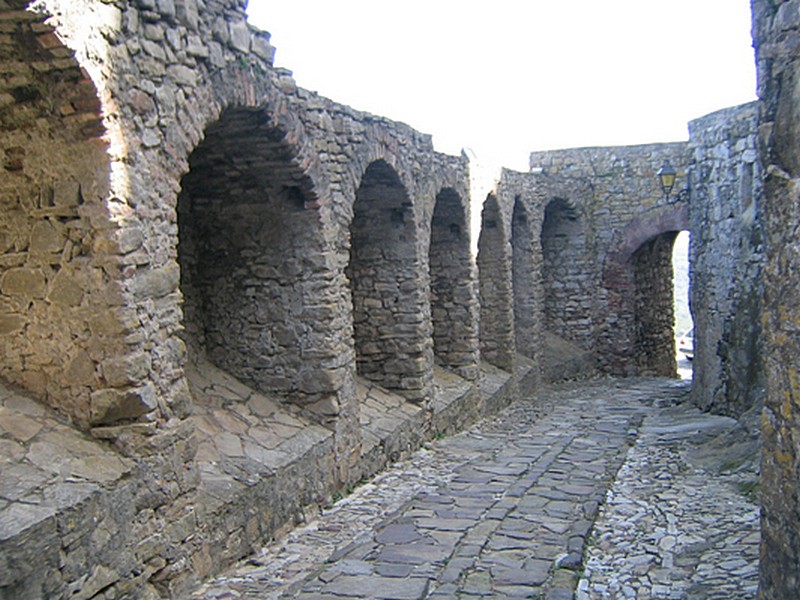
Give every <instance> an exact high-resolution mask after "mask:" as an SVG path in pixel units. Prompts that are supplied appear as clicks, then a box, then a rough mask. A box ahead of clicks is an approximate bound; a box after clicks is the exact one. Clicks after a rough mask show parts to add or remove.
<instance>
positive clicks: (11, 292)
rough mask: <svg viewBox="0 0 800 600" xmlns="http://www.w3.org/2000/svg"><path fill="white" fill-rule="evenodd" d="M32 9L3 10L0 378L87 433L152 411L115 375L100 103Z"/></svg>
mask: <svg viewBox="0 0 800 600" xmlns="http://www.w3.org/2000/svg"><path fill="white" fill-rule="evenodd" d="M4 4H5V3H4ZM27 4H29V3H27V2H21V1H19V0H16V1H15V2H13V3H12V6H13V7H14V8H15V10H9V7H8V6H4V7H3V8H0V12H2V13H3V14H2V23H3V35H2V42H0V47H2V51H0V71H2V73H3V75H2V76H0V98H2V102H0V172H2V175H0V199H2V201H0V305H1V306H2V310H0V337H2V338H3V343H2V344H1V345H0V376H1V377H2V378H3V379H4V380H6V381H10V382H13V383H15V384H17V385H20V386H22V387H23V388H24V389H25V390H26V391H27V392H29V393H31V394H32V395H34V396H36V397H37V398H39V399H40V400H43V401H45V402H46V403H47V404H49V405H50V406H52V407H54V408H56V409H58V410H59V411H61V412H62V413H63V414H66V415H69V418H70V419H71V421H72V422H74V423H76V424H78V425H79V426H80V427H82V428H88V427H89V426H91V425H96V424H100V423H103V424H105V423H109V422H112V421H115V420H117V419H118V418H119V417H120V415H123V418H126V419H136V418H138V417H139V416H141V415H143V414H145V413H147V412H149V411H150V410H152V408H153V407H152V405H150V406H148V405H146V403H139V402H138V401H137V395H136V389H135V385H136V384H138V383H140V381H138V380H132V378H129V379H128V380H126V381H120V378H119V377H114V375H116V373H115V372H114V373H112V369H113V366H115V365H116V364H119V362H121V360H120V355H121V354H123V353H124V352H126V351H127V349H128V348H129V346H127V345H125V344H124V343H123V342H122V338H123V337H124V336H125V335H127V334H128V333H130V331H125V324H124V323H123V320H122V319H121V318H120V310H119V300H118V299H116V298H115V299H114V300H112V301H109V296H112V294H110V293H109V291H108V290H109V289H110V288H111V287H112V286H113V285H116V281H115V280H119V279H120V278H121V275H120V272H121V269H120V268H116V267H111V266H110V265H112V264H114V265H120V264H125V263H122V261H121V260H120V254H122V252H120V248H119V246H124V244H118V245H114V243H113V242H112V240H116V239H121V238H123V237H125V236H123V235H119V236H118V237H117V234H119V233H120V231H119V229H118V227H119V226H120V225H121V220H120V221H112V220H111V219H110V218H109V217H110V214H111V210H109V206H108V202H109V187H110V172H111V165H112V159H111V156H110V153H109V150H108V143H107V139H106V137H105V134H106V128H105V126H104V123H103V120H102V102H101V95H100V94H99V93H98V90H97V87H96V85H95V83H94V82H93V81H92V80H91V79H90V78H89V76H88V75H87V72H86V71H85V70H84V69H83V68H82V65H81V64H80V62H79V57H77V56H76V55H75V53H74V52H73V50H72V49H70V48H69V47H67V46H66V45H65V44H64V43H63V39H62V37H61V36H60V34H59V33H57V32H56V31H54V30H53V29H52V28H51V26H50V25H48V24H47V23H46V21H47V20H48V15H47V14H45V13H44V12H42V13H38V14H37V13H34V12H32V11H28V10H25V8H26V5H27ZM38 10H41V11H44V10H46V7H43V6H39V7H38ZM126 208H127V207H126ZM127 239H130V238H127ZM120 332H122V333H120ZM122 386H126V387H127V390H132V392H131V393H130V394H117V393H116V390H115V389H113V388H117V387H122ZM100 390H102V393H99V394H97V393H96V392H99V391H100ZM127 390H126V391H127ZM93 394H95V395H94V398H95V399H98V400H102V401H103V402H94V403H93V400H92V395H93ZM123 396H124V397H123ZM129 398H133V400H131V401H130V402H128V399H129Z"/></svg>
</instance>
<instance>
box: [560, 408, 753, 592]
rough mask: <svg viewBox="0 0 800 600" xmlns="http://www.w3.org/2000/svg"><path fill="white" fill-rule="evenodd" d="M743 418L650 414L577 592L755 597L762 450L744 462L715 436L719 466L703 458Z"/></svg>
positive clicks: (687, 411)
mask: <svg viewBox="0 0 800 600" xmlns="http://www.w3.org/2000/svg"><path fill="white" fill-rule="evenodd" d="M735 427H736V422H735V421H733V420H732V419H727V418H725V417H715V416H712V415H707V414H702V413H700V412H699V411H697V410H696V409H693V408H692V407H689V406H685V405H684V406H662V407H661V410H659V411H658V412H657V413H654V414H651V415H649V416H648V417H647V418H646V419H645V421H644V424H643V426H642V428H641V433H640V436H639V438H638V439H637V441H636V444H635V445H634V446H633V447H632V448H631V449H630V451H629V453H628V457H627V460H626V462H625V464H624V465H623V467H622V468H621V469H620V472H619V474H618V476H617V480H616V482H615V483H614V486H613V487H612V489H610V490H609V492H608V497H607V501H606V503H605V506H604V507H603V510H602V513H601V515H600V517H599V518H598V520H597V523H596V525H595V530H594V533H593V544H592V545H591V547H590V548H589V549H588V551H587V556H586V569H585V574H584V577H583V578H582V579H581V581H580V582H579V584H578V590H577V594H576V598H577V599H578V600H590V599H601V598H626V599H628V598H631V599H633V598H675V599H679V598H686V599H697V600H701V599H714V598H716V599H719V600H723V599H725V600H737V599H750V598H755V597H756V593H757V590H758V556H759V541H760V535H759V509H758V506H757V504H756V503H755V501H754V499H753V497H752V495H753V494H752V492H753V491H754V488H755V486H756V485H757V481H758V479H757V476H758V473H757V457H758V454H757V453H756V452H752V451H751V452H750V460H749V461H747V462H745V463H744V464H740V462H739V461H733V462H731V461H730V459H727V460H726V458H725V455H726V454H727V456H728V457H731V456H735V457H739V456H741V455H742V453H741V452H740V451H739V450H738V449H736V448H731V447H728V448H725V449H722V448H718V447H715V446H716V444H712V445H711V448H713V449H714V450H715V451H716V452H718V453H719V455H720V456H719V457H718V461H717V464H718V468H717V469H714V468H713V467H710V466H709V465H708V464H707V461H702V460H699V458H698V457H700V456H702V455H703V454H704V453H703V452H702V451H701V450H698V448H700V447H701V446H702V445H706V446H708V445H709V444H708V441H709V440H712V441H713V440H714V439H715V438H716V437H717V436H720V434H725V433H726V432H729V431H731V430H733V429H734V428H735ZM733 437H734V436H724V437H723V438H722V439H724V440H726V442H728V443H729V444H730V443H733V444H735V443H736V442H734V441H732V438H733ZM745 441H746V440H745ZM753 445H756V444H747V446H753ZM746 449H747V448H746Z"/></svg>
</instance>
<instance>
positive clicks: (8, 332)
mask: <svg viewBox="0 0 800 600" xmlns="http://www.w3.org/2000/svg"><path fill="white" fill-rule="evenodd" d="M244 4H245V3H244V2H241V1H240V0H220V1H210V2H205V3H198V2H196V1H195V0H174V1H173V0H165V1H162V0H158V1H156V0H135V1H133V2H122V1H119V2H99V1H94V0H85V1H79V2H75V1H74V0H69V1H68V0H46V1H43V2H39V3H37V5H36V6H37V10H39V11H41V12H40V13H34V12H28V11H26V10H24V4H23V3H22V2H16V1H15V2H12V3H11V4H9V2H5V1H4V2H0V10H2V20H0V25H1V26H2V28H3V29H2V31H0V43H2V44H3V45H4V46H5V52H4V53H3V57H4V59H3V60H4V61H5V63H4V65H3V67H4V69H3V73H4V75H3V79H2V86H3V87H2V89H1V90H0V93H1V94H2V95H0V118H2V119H3V124H4V127H3V129H2V132H1V133H0V143H1V144H2V146H0V147H1V148H2V149H3V152H4V154H3V159H4V163H3V166H4V168H5V170H6V173H7V175H6V176H5V177H4V178H3V180H2V182H0V186H2V203H3V206H4V210H3V211H2V215H0V231H1V232H2V235H0V240H2V244H3V247H2V249H0V302H2V316H0V327H2V328H3V334H4V342H5V340H8V341H7V342H5V343H4V344H3V346H2V355H0V372H1V373H2V376H3V378H4V379H5V380H6V381H10V382H13V383H16V384H19V385H20V386H22V388H23V389H25V390H26V391H27V392H28V393H30V394H32V395H34V396H36V397H37V398H39V399H41V400H44V401H46V402H47V403H48V404H50V405H51V406H52V407H53V408H55V409H57V410H58V411H60V413H61V414H62V416H64V417H66V418H68V419H70V420H71V421H72V422H73V423H75V424H76V425H77V426H78V427H79V428H80V429H82V430H84V431H86V432H88V433H90V434H91V435H92V436H94V437H96V438H101V439H103V440H107V441H109V442H111V443H112V444H113V445H114V446H115V448H116V450H117V451H119V452H122V453H123V454H125V455H127V456H129V457H130V458H132V459H133V460H134V462H135V464H136V467H135V469H134V471H133V475H132V477H133V480H134V483H133V484H132V486H131V488H130V490H131V491H130V493H131V494H132V496H133V500H132V501H131V505H132V506H133V507H135V509H132V510H135V512H136V511H138V512H136V515H135V516H134V517H132V518H131V520H132V521H135V522H136V523H137V526H136V527H134V528H132V529H128V530H125V531H119V532H117V535H118V539H119V540H128V542H127V543H129V544H130V545H131V547H132V548H133V547H136V548H138V545H139V544H144V545H145V546H146V550H144V549H143V550H142V551H141V552H140V551H139V550H138V549H137V551H136V556H134V557H131V556H130V555H127V557H126V558H125V560H126V561H127V562H126V564H127V565H128V566H129V567H130V568H131V569H134V570H135V569H140V568H142V565H143V564H144V563H147V564H148V565H150V566H148V568H147V570H146V576H145V577H143V578H139V579H137V580H136V582H135V583H131V585H134V587H136V589H138V590H140V591H141V589H142V586H147V585H150V583H148V581H150V582H151V583H152V582H157V584H156V585H157V587H158V589H159V590H160V591H161V592H162V593H176V590H180V589H181V586H182V585H185V582H186V581H187V579H191V577H197V576H205V575H207V574H208V573H209V571H210V570H212V569H214V568H219V567H220V566H221V565H222V564H224V563H226V562H230V561H231V560H233V559H235V558H238V557H239V556H241V555H242V553H245V552H247V551H249V550H251V549H252V548H253V547H254V546H255V545H257V544H258V543H260V542H263V541H264V540H265V539H267V538H269V537H270V536H272V535H274V534H275V532H276V531H277V529H278V528H279V527H281V526H283V525H284V524H285V523H287V522H288V521H290V520H291V519H292V518H294V515H296V514H297V512H298V511H299V510H301V509H302V506H303V505H304V504H306V503H309V502H311V503H318V502H320V495H324V494H330V493H332V492H333V491H334V490H335V489H337V488H341V487H342V486H344V485H346V484H348V483H352V482H353V481H356V480H358V479H359V478H360V477H362V476H365V475H367V474H369V473H371V472H372V471H374V469H375V468H380V466H381V465H382V464H385V462H386V460H388V459H389V458H397V456H399V455H400V453H401V452H404V451H406V450H407V449H409V448H411V447H413V446H415V445H418V444H419V443H421V441H422V440H424V439H426V438H427V437H429V436H430V435H432V434H433V430H432V427H433V425H432V423H436V427H437V428H439V429H446V428H449V427H450V424H449V422H448V421H447V419H448V418H449V417H447V415H455V416H456V417H457V419H458V423H460V424H461V425H463V424H464V423H466V422H468V421H469V419H470V418H475V417H476V416H477V415H478V414H480V412H481V407H482V405H483V402H484V398H482V396H481V394H480V393H478V388H477V387H476V384H477V382H478V376H479V362H478V358H479V348H478V302H477V283H476V279H475V276H476V269H475V264H474V263H473V261H472V259H471V257H470V255H469V247H470V240H469V232H468V228H467V226H466V224H467V223H469V222H470V213H469V192H468V189H469V183H468V182H469V176H468V170H467V160H466V158H465V157H450V156H445V155H441V154H438V153H436V152H434V151H433V147H432V144H431V139H430V136H427V135H424V134H421V133H419V132H417V131H414V130H413V129H411V128H409V127H407V126H405V125H402V124H399V123H394V122H392V121H389V120H387V119H383V118H380V117H376V116H373V115H368V114H366V113H361V112H358V111H356V110H353V109H351V108H349V107H345V106H342V105H339V104H337V103H335V102H332V101H330V100H327V99H325V98H321V97H319V96H317V95H315V94H312V93H310V92H307V91H305V90H302V89H299V88H297V86H296V85H295V83H294V81H293V80H292V78H291V74H290V73H289V72H287V71H283V70H279V69H275V68H273V67H272V64H271V63H272V55H273V49H272V48H271V46H270V45H269V35H268V34H266V33H265V32H261V31H259V30H256V29H254V28H252V27H250V26H249V25H248V24H247V22H246V18H245V13H244ZM54 32H55V34H54ZM56 34H57V35H56ZM62 41H63V43H62ZM434 360H435V361H436V362H437V363H439V364H440V365H443V366H446V367H448V368H450V369H452V370H453V371H454V372H455V373H456V374H457V375H452V377H453V378H454V380H455V381H457V382H459V383H458V384H455V383H452V382H451V384H450V388H452V389H448V386H447V385H445V384H444V383H442V382H441V381H439V382H438V383H436V382H435V381H434V368H433V365H434ZM459 375H460V376H463V377H464V378H466V380H467V383H466V384H464V380H463V379H461V378H460V377H458V376H459ZM440 379H441V378H440ZM497 379H498V380H499V381H501V385H500V387H501V388H502V389H503V390H505V392H504V393H508V390H512V389H516V382H514V381H511V380H510V379H508V377H507V376H506V378H505V379H504V378H503V377H497ZM365 380H369V382H370V383H369V384H368V385H367V384H365ZM448 381H449V380H448ZM362 389H369V390H370V391H369V392H368V393H365V394H362V393H361V390H362ZM453 390H456V391H455V392H454V391H453ZM464 390H466V391H464ZM395 394H399V395H400V396H396V395H395ZM437 394H438V396H437ZM439 396H441V397H439ZM398 398H399V399H398ZM403 398H405V400H412V401H413V402H414V403H415V404H416V405H417V406H414V407H413V408H412V407H411V405H409V407H406V406H404V400H403ZM434 400H436V402H433V401H434ZM381 411H384V412H385V414H380V413H381ZM436 411H439V412H438V414H437V415H434V413H435V412H436ZM191 413H194V414H193V416H190V414H191ZM465 415H466V417H465ZM434 417H435V418H434ZM3 435H6V434H3ZM15 443H17V442H15ZM15 447H16V446H15ZM254 482H255V483H254ZM221 487H224V488H225V491H224V492H221V491H220V488H221ZM126 493H127V492H126ZM264 497H266V498H268V500H267V502H268V503H271V509H270V510H269V511H266V512H265V511H262V510H260V509H259V508H258V506H259V504H258V502H264ZM195 505H196V506H202V507H203V508H202V510H203V511H205V513H204V514H205V516H204V517H202V518H197V519H195V518H194V517H192V520H191V524H189V525H187V526H186V527H185V528H183V529H181V530H180V531H177V532H175V535H174V536H173V535H171V534H170V535H169V536H163V537H159V533H158V532H159V529H160V527H161V526H160V524H163V522H164V521H165V520H166V521H169V520H170V519H171V518H172V517H174V516H175V515H176V513H180V512H181V511H184V510H188V509H189V507H191V506H195ZM2 508H3V507H0V509H2ZM59 510H60V509H59ZM192 514H193V515H194V513H192ZM181 522H183V521H181ZM222 523H224V525H221V524H222ZM217 525H221V526H220V527H219V528H218V530H219V531H220V532H224V536H223V537H222V538H220V537H219V535H208V534H209V531H210V530H211V529H213V530H214V531H217V529H214V527H215V526H217ZM209 528H210V529H209ZM84 533H87V532H81V535H83V534H84ZM183 534H185V535H183ZM48 535H52V536H54V537H53V539H50V538H48V539H50V543H52V545H53V547H54V548H58V547H61V545H62V544H68V543H69V542H67V541H64V540H63V539H60V538H59V536H60V532H58V531H52V532H50V534H48ZM181 535H183V537H181ZM156 538H157V539H156ZM18 541H19V540H18V539H17V538H14V539H13V540H12V541H11V542H9V543H12V544H17V543H18ZM15 556H16V555H15ZM99 556H100V555H99V554H92V555H91V556H88V555H87V557H86V561H87V564H89V563H92V561H97V560H101V559H100V558H99ZM17 558H18V557H17ZM15 560H16V558H15ZM92 564H93V563H92ZM115 573H116V576H119V577H121V578H123V579H124V578H126V577H128V575H130V573H128V575H126V574H125V573H120V572H116V571H115ZM6 575H9V576H10V577H11V580H8V579H7V578H6ZM12 575H13V574H9V573H5V572H4V575H3V578H2V579H0V589H3V590H5V589H12V590H13V589H18V588H14V587H12V588H8V587H7V586H9V585H12V586H16V585H21V583H20V581H18V580H17V579H15V578H14V577H13V576H12ZM56 579H57V577H56ZM9 581H11V583H9ZM34 583H35V582H34ZM62 583H63V584H64V585H70V586H77V587H80V586H81V585H82V583H80V582H77V581H64V582H62ZM129 583H130V582H129ZM31 585H33V583H32V584H31ZM36 585H38V583H37V584H36ZM48 585H55V584H53V583H52V582H51V583H50V584H48ZM48 589H50V588H48ZM120 589H121V588H120ZM148 589H149V588H148ZM10 593H13V592H10Z"/></svg>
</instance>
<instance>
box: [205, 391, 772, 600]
mask: <svg viewBox="0 0 800 600" xmlns="http://www.w3.org/2000/svg"><path fill="white" fill-rule="evenodd" d="M687 392H688V387H687V386H686V385H685V384H684V383H681V382H679V381H674V380H626V381H613V380H602V381H595V382H590V383H583V384H568V385H562V386H558V387H555V388H551V389H549V390H546V391H543V392H541V393H540V394H539V395H538V396H537V397H536V398H535V399H533V400H528V401H520V402H517V403H515V404H513V405H512V406H511V407H509V408H508V409H507V410H505V411H503V412H502V413H501V414H500V415H498V416H497V417H495V418H492V419H487V420H484V421H482V422H481V423H479V424H478V425H476V426H475V427H473V428H472V429H470V430H469V431H467V432H464V433H462V434H459V435H456V436H453V437H452V438H449V439H446V440H441V441H439V442H436V443H434V444H431V445H429V446H428V447H427V448H425V449H423V450H421V451H420V452H418V453H416V454H415V455H414V456H412V458H411V459H410V460H408V461H406V462H404V463H401V464H398V465H395V466H393V467H392V468H390V469H389V470H387V471H386V472H385V473H383V474H382V475H380V476H379V477H377V478H376V479H375V480H373V481H372V482H371V483H369V484H366V485H364V486H362V487H361V488H359V489H357V490H356V491H355V492H354V493H353V494H352V495H350V496H349V497H347V498H345V499H344V500H343V501H341V502H339V503H337V504H336V505H335V506H333V507H332V508H330V509H329V510H326V511H325V512H324V514H323V515H322V516H321V517H320V519H318V520H316V521H314V522H312V523H310V524H308V525H306V526H304V527H302V528H299V529H297V530H295V531H293V532H291V533H290V534H289V535H288V536H287V537H286V538H285V539H283V540H281V541H280V542H278V543H276V544H274V545H272V546H269V547H267V548H264V549H263V550H262V551H261V552H260V553H258V554H257V555H255V556H253V557H252V558H251V559H250V560H249V561H246V562H244V563H240V564H239V565H238V566H237V567H236V568H234V569H232V570H230V571H229V572H227V573H226V574H225V575H224V576H223V577H221V578H219V579H217V580H215V581H213V582H209V583H207V584H206V585H205V586H203V587H202V588H201V589H198V590H197V591H196V593H195V594H194V596H193V597H194V598H276V599H277V598H291V597H297V598H326V599H332V598H348V597H350V598H455V597H459V598H517V597H522V598H524V597H533V598H536V597H541V598H572V597H573V593H574V592H575V587H576V585H578V582H579V573H580V570H581V569H582V568H583V566H584V560H583V558H584V551H585V549H586V547H587V541H588V542H589V545H590V546H592V548H594V547H596V546H597V544H596V540H597V539H598V536H601V535H602V533H600V534H598V533H592V528H593V523H594V521H595V519H596V518H597V515H598V512H599V509H600V507H601V505H602V504H603V502H604V500H605V499H606V494H607V492H608V490H609V489H613V488H612V485H613V484H614V481H615V478H616V474H617V472H618V471H619V469H620V467H621V466H622V465H623V463H625V462H626V461H629V462H630V461H631V460H633V459H634V458H635V454H633V450H631V451H630V453H629V448H631V444H634V442H636V440H637V436H638V435H639V427H640V426H641V425H642V423H644V424H645V425H644V427H645V430H644V431H645V435H644V436H643V437H642V438H641V439H642V440H644V441H642V442H641V443H637V444H636V445H635V446H634V449H635V448H637V447H639V446H642V447H645V448H646V447H649V446H650V444H651V443H652V439H653V438H652V436H653V435H665V436H666V438H664V439H665V441H664V444H665V448H671V447H672V446H671V444H674V443H679V442H682V441H685V440H686V438H687V436H688V437H691V436H692V435H697V433H698V432H700V431H701V430H702V431H705V433H706V434H708V435H710V432H713V431H719V430H721V429H724V427H727V426H730V422H728V421H726V422H721V421H719V420H717V421H716V422H715V423H713V424H712V425H709V426H707V427H706V424H703V425H702V426H694V427H692V426H687V425H686V424H685V423H684V424H682V425H679V426H678V427H677V428H675V426H674V423H672V424H671V425H668V431H667V432H661V433H655V432H652V431H651V432H650V433H647V432H648V430H647V429H646V428H647V427H650V428H651V429H653V428H657V427H661V426H662V425H660V421H659V419H661V414H662V412H664V409H665V407H674V406H679V407H685V406H687V405H686V404H685V400H686V396H687ZM679 412H680V411H679ZM665 414H666V413H665ZM692 418H693V419H695V420H697V419H699V417H698V416H697V415H694V416H693V417H692ZM690 420H691V419H690ZM670 428H671V429H670ZM706 437H708V436H707V435H706ZM632 457H633V458H632ZM659 457H660V458H659V461H661V460H664V461H667V463H673V462H675V457H674V456H673V455H670V454H669V453H666V454H663V455H661V454H659ZM659 461H656V463H654V464H655V465H656V466H657V465H660V464H661V463H660V462H659ZM633 464H634V465H635V464H636V461H635V460H633ZM645 466H646V467H648V468H651V467H653V464H651V463H648V464H647V465H645ZM626 468H628V470H630V467H626ZM634 471H635V467H634ZM634 471H632V473H633V472H634ZM627 472H628V471H626V470H625V469H623V470H622V471H621V477H624V476H625V474H626V473H627ZM631 477H634V475H631ZM648 477H649V476H648ZM648 480H649V479H648ZM656 481H659V480H657V479H656ZM699 487H700V489H703V488H702V486H699ZM705 489H708V490H710V491H712V492H714V493H712V495H711V496H710V497H709V496H708V495H703V494H699V496H700V497H699V498H698V499H697V501H696V502H694V503H692V505H691V510H689V509H687V512H691V511H694V513H695V514H696V515H699V516H698V518H700V519H701V520H702V519H703V517H702V515H703V513H704V511H705V510H706V508H707V504H708V503H711V504H713V503H716V502H717V496H716V495H715V494H716V489H713V488H711V487H708V488H705ZM609 497H610V498H613V496H609ZM678 502H679V501H678ZM748 502H750V504H749V506H750V509H749V512H748V511H743V512H742V513H741V514H742V515H747V517H746V518H745V517H744V516H743V520H745V521H747V520H748V519H750V517H751V516H752V514H753V513H754V511H755V505H754V504H753V503H752V502H751V501H748ZM674 506H675V504H673V505H669V504H665V507H668V508H670V507H673V508H674ZM756 512H757V511H756ZM664 518H666V517H664ZM705 521H708V519H707V518H706V519H705ZM748 522H749V521H748ZM706 525H707V526H708V523H706ZM728 525H729V526H731V527H736V528H737V530H738V529H741V525H742V523H741V522H728V523H727V524H726V526H728ZM642 535H644V534H642ZM648 535H649V534H648ZM739 541H740V542H743V543H744V542H745V540H744V539H740V540H739ZM749 541H752V538H747V542H749ZM663 543H664V544H665V545H667V546H668V545H669V544H670V543H671V542H670V541H666V542H663ZM736 543H737V542H732V544H733V546H735V544H736ZM590 551H591V550H590ZM609 560H616V558H611V559H609ZM709 560H715V559H713V558H711V557H709ZM726 560H728V559H726ZM744 560H745V562H746V565H745V564H738V563H737V564H736V565H734V563H733V562H727V563H726V564H727V565H728V567H729V573H731V576H733V577H737V576H739V575H738V574H746V573H749V572H750V571H749V570H748V569H753V568H756V569H757V557H756V559H753V558H752V557H749V556H748V557H747V558H745V559H744ZM723 562H724V561H723ZM625 564H626V565H628V563H627V562H626V563H625ZM631 564H632V568H633V567H636V561H635V560H634V561H631ZM595 567H596V565H595ZM640 568H641V567H640ZM734 571H735V572H736V573H734ZM661 575H663V573H661V572H660V571H659V572H655V571H654V572H653V573H652V577H653V578H655V579H656V580H657V582H658V583H657V584H656V585H663V584H662V583H660V582H661V581H663V578H662V579H658V578H659V577H661ZM581 585H583V586H584V588H585V586H586V585H587V584H583V583H581ZM710 585H712V586H713V585H715V584H714V582H713V580H711V583H710ZM607 589H610V588H607ZM676 589H677V588H676ZM687 589H688V587H687ZM696 589H700V588H696ZM661 591H662V588H660V587H655V585H654V586H652V587H651V592H653V593H660V592H661ZM706 592H708V593H710V592H709V591H708V589H706ZM579 593H580V590H579ZM592 597H606V596H603V595H602V592H601V595H599V596H592ZM608 597H614V596H608ZM619 597H624V596H619ZM653 597H656V596H653ZM665 597H669V596H665ZM679 597H680V596H679ZM698 597H701V596H698ZM720 597H722V596H720Z"/></svg>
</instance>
